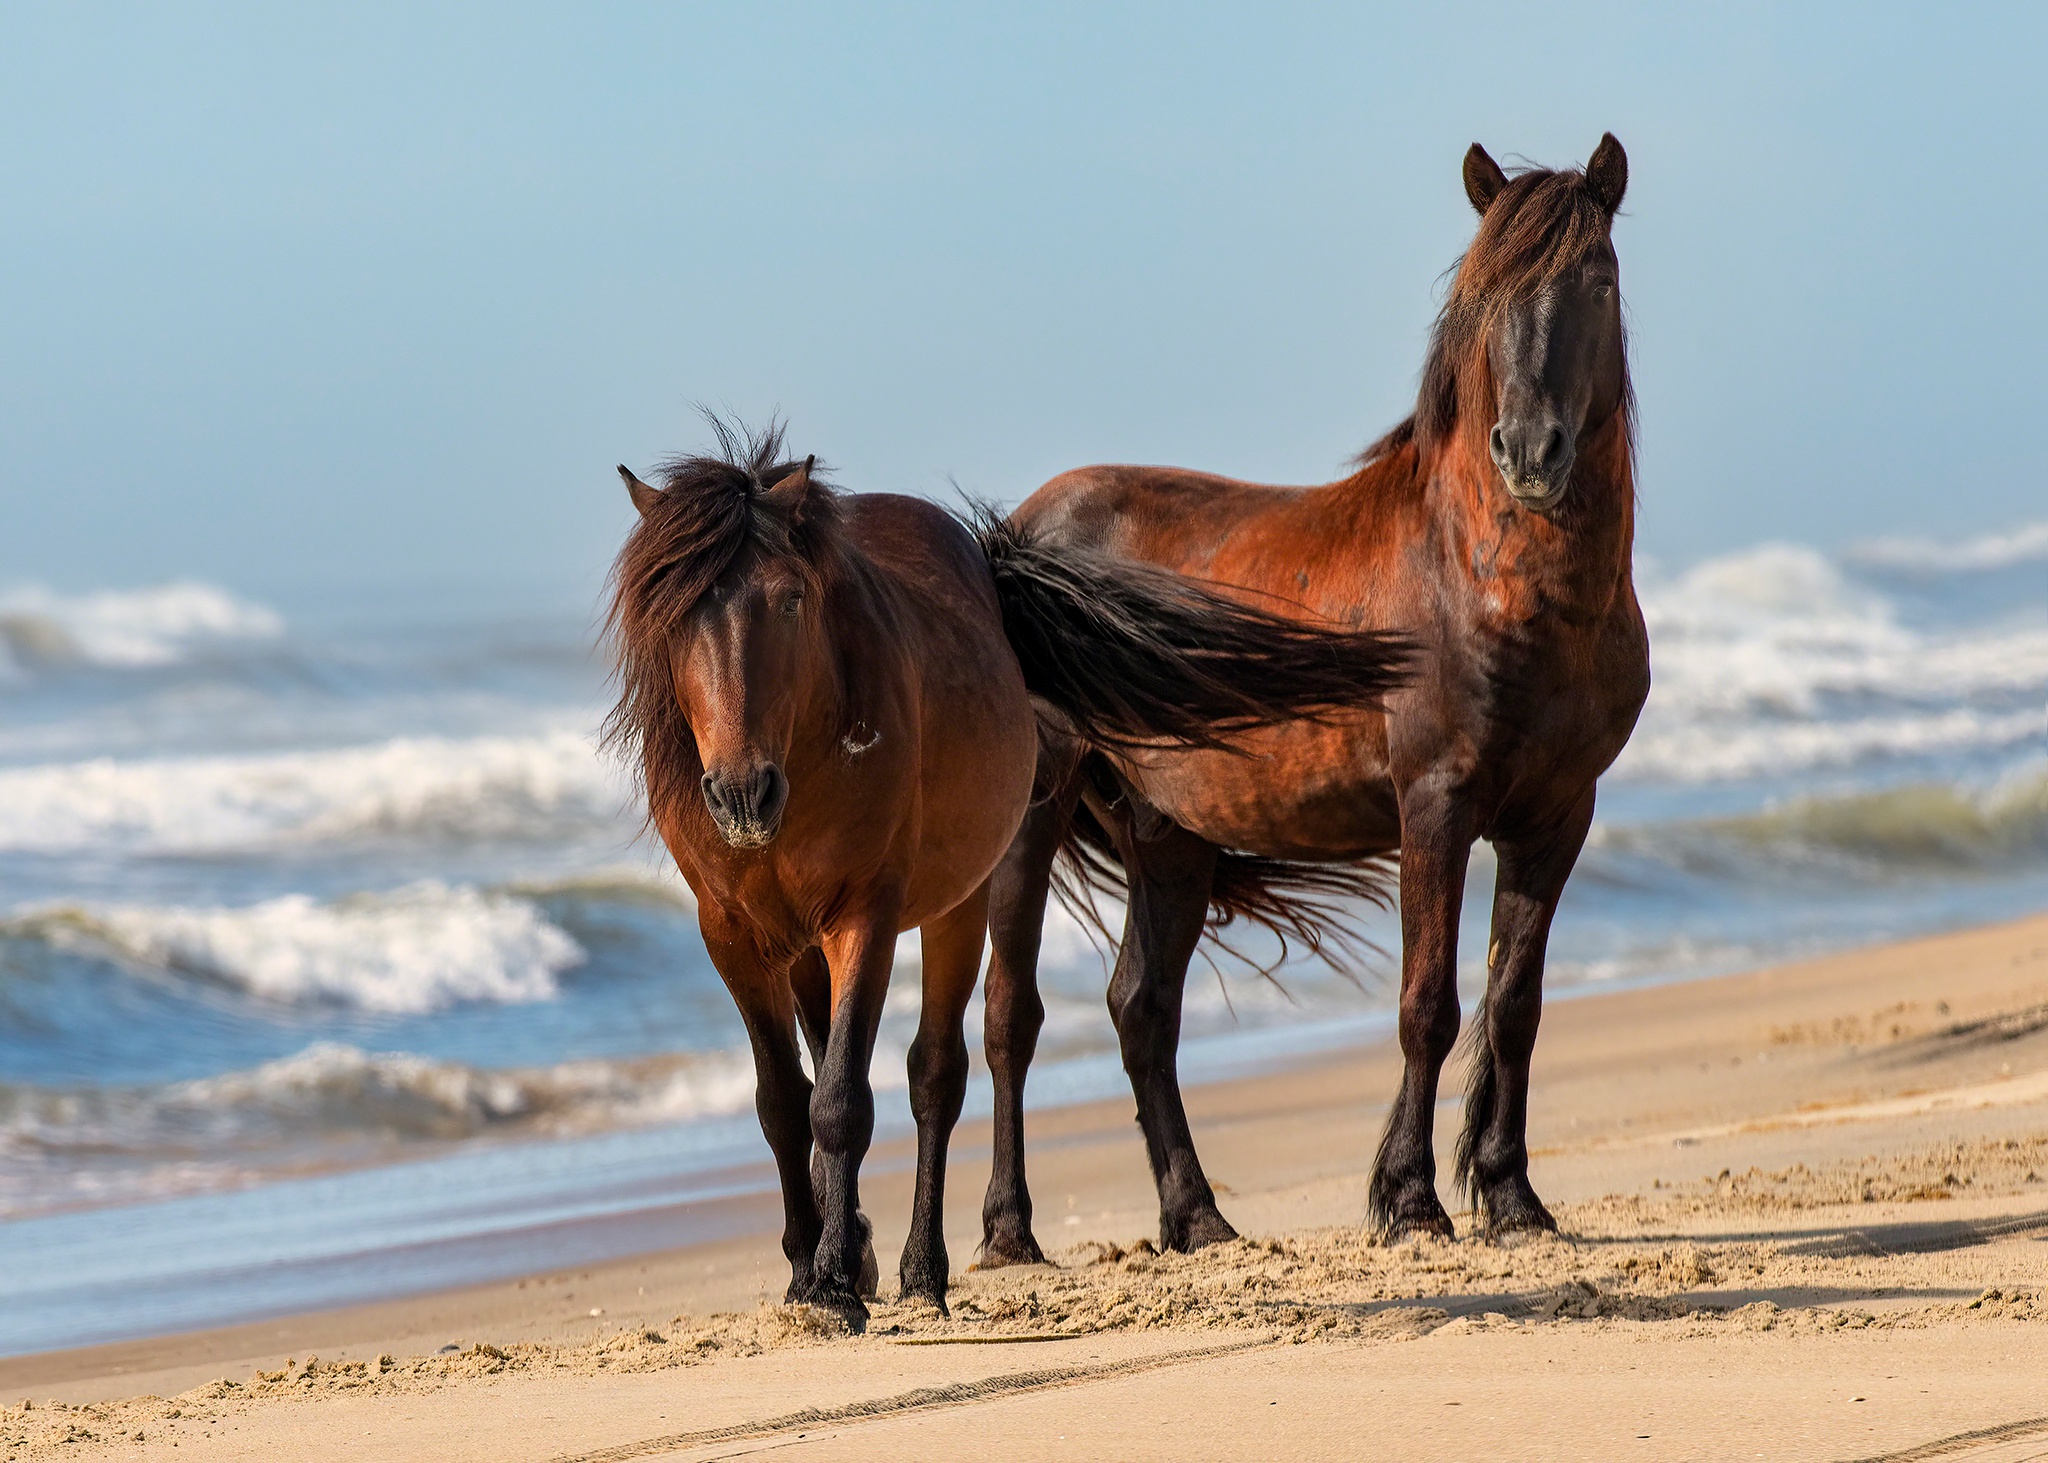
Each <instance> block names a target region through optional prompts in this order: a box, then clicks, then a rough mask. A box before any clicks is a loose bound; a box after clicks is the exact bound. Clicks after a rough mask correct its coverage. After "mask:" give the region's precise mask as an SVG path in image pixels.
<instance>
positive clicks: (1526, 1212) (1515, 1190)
mask: <svg viewBox="0 0 2048 1463" xmlns="http://www.w3.org/2000/svg"><path fill="white" fill-rule="evenodd" d="M1479 1212H1480V1214H1481V1215H1483V1216H1484V1217H1485V1222H1486V1233H1487V1235H1488V1236H1489V1237H1493V1238H1497V1237H1499V1236H1501V1235H1504V1234H1520V1233H1524V1232H1529V1231H1536V1232H1541V1233H1546V1234H1556V1233H1557V1221H1556V1220H1555V1219H1553V1218H1551V1215H1550V1211H1549V1210H1548V1209H1546V1208H1544V1207H1543V1201H1542V1200H1541V1199H1539V1198H1537V1197H1536V1191H1535V1190H1534V1189H1532V1188H1530V1187H1529V1183H1528V1180H1526V1179H1516V1180H1510V1181H1507V1182H1504V1183H1500V1184H1496V1185H1494V1186H1493V1187H1492V1188H1490V1189H1486V1190H1484V1191H1483V1192H1482V1193H1481V1194H1480V1196H1479Z"/></svg>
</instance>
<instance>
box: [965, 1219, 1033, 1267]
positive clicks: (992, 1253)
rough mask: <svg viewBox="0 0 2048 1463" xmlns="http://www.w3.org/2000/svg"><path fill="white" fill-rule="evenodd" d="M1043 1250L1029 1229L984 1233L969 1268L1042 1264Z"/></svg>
mask: <svg viewBox="0 0 2048 1463" xmlns="http://www.w3.org/2000/svg"><path fill="white" fill-rule="evenodd" d="M1044 1263H1045V1251H1044V1250H1041V1249H1040V1248H1039V1247H1038V1240H1037V1239H1036V1238H1035V1237H1034V1236H1033V1235H1032V1233H1031V1231H1030V1230H1029V1229H1022V1230H1003V1231H1001V1232H1000V1233H990V1234H987V1235H984V1236H983V1237H982V1241H981V1248H980V1249H979V1250H978V1251H976V1252H975V1256H974V1263H973V1264H972V1265H969V1266H968V1267H967V1268H968V1269H970V1270H1001V1269H1004V1268H1006V1267H1008V1266H1010V1265H1043V1264H1044Z"/></svg>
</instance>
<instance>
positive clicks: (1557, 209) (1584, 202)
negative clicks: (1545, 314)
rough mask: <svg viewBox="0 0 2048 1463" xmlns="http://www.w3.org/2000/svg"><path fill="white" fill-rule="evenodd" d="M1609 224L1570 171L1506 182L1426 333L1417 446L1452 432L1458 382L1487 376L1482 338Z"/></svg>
mask: <svg viewBox="0 0 2048 1463" xmlns="http://www.w3.org/2000/svg"><path fill="white" fill-rule="evenodd" d="M1610 222H1611V215H1610V214H1609V213H1608V212H1607V210H1606V209H1605V208H1604V207H1602V206H1601V204H1600V201H1599V199H1598V198H1596V197H1595V196H1594V193H1593V190H1592V189H1591V188H1590V187H1589V186H1588V185H1587V183H1586V176H1585V174H1584V173H1582V172H1580V171H1579V170H1578V169H1576V168H1568V169H1560V170H1557V171H1552V170H1550V169H1547V168H1531V169H1528V170H1526V171H1524V172H1521V173H1518V174H1516V175H1515V176H1514V177H1512V178H1510V179H1509V180H1508V184H1507V186H1506V187H1505V188H1503V189H1502V190H1501V192H1500V194H1499V195H1498V196H1497V197H1496V198H1495V199H1494V200H1493V202H1492V204H1491V205H1490V206H1489V207H1488V208H1487V210H1486V213H1485V214H1484V216H1482V217H1481V219H1480V221H1479V231H1478V233H1477V234H1475V235H1474V236H1473V239H1472V245H1471V247H1470V248H1469V249H1467V250H1466V251H1465V254H1464V257H1463V258H1461V259H1460V260H1459V261H1458V263H1457V265H1456V266H1455V269H1456V275H1455V277H1454V279H1453V280H1452V283H1451V291H1450V296H1449V298H1447V299H1446V300H1445V301H1444V307H1443V310H1442V311H1441V313H1439V314H1438V316H1437V320H1436V325H1435V326H1434V328H1433V329H1432V330H1431V332H1430V343H1429V354H1428V357H1427V358H1426V359H1425V361H1424V362H1423V367H1422V390H1421V394H1420V397H1419V399H1418V401H1417V403H1416V409H1415V435H1416V437H1417V438H1418V439H1420V441H1421V442H1422V443H1423V444H1424V445H1426V446H1434V445H1435V444H1437V443H1440V442H1442V441H1443V440H1445V439H1446V438H1447V437H1449V435H1450V433H1451V430H1452V428H1453V427H1454V426H1455V425H1456V423H1457V419H1458V382H1459V378H1460V377H1461V376H1463V375H1464V374H1465V373H1466V372H1467V371H1469V370H1484V369H1485V368H1486V361H1485V346H1486V337H1487V333H1488V332H1489V331H1490V330H1491V329H1492V327H1493V323H1494V321H1495V320H1496V319H1497V318H1498V317H1499V314H1500V312H1501V311H1502V310H1503V309H1506V308H1507V307H1508V306H1509V305H1512V304H1513V303H1515V302H1516V301H1518V300H1522V299H1526V298H1527V297H1528V296H1529V295H1531V294H1533V293H1534V292H1536V291H1537V290H1540V289H1542V288H1543V287H1544V286H1545V285H1548V284H1549V283H1550V282H1551V281H1552V280H1555V279H1557V278H1558V277H1559V276H1560V275H1562V274H1564V273H1566V272H1567V271H1568V270H1571V269H1574V268H1576V267H1577V266H1578V265H1579V264H1580V263H1581V262H1582V261H1583V260H1584V259H1585V257H1586V255H1588V254H1589V253H1591V252H1592V251H1593V250H1594V249H1596V248H1598V247H1599V246H1600V244H1601V242H1602V241H1603V240H1605V239H1606V238H1607V236H1608V229H1609V225H1610Z"/></svg>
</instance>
